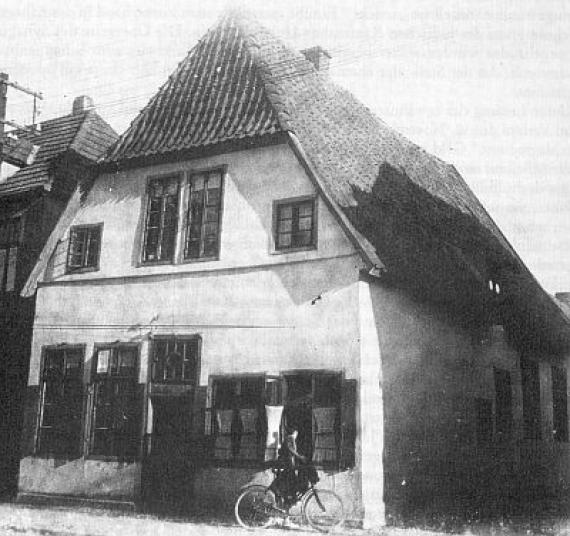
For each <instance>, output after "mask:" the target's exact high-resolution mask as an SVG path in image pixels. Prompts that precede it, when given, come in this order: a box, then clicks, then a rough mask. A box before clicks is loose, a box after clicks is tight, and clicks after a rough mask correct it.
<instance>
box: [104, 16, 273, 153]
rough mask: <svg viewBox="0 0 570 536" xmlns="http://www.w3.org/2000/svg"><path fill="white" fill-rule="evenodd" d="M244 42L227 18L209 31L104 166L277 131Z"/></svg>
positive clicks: (234, 22)
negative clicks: (129, 159) (109, 163)
mask: <svg viewBox="0 0 570 536" xmlns="http://www.w3.org/2000/svg"><path fill="white" fill-rule="evenodd" d="M247 38H248V36H247V35H246V34H244V33H243V31H242V30H241V28H240V25H239V24H237V21H235V20H234V19H233V18H226V19H225V20H224V22H223V23H222V24H220V25H218V26H215V27H214V28H213V29H211V30H210V31H209V32H208V33H207V34H206V35H205V36H204V38H203V39H202V40H201V41H200V42H199V43H198V44H197V45H196V46H195V47H194V48H193V49H192V50H191V51H190V53H189V54H188V56H187V57H186V58H185V59H184V60H183V61H182V62H181V63H180V64H179V66H178V68H177V69H176V71H175V72H174V73H173V74H172V75H171V76H170V78H169V79H168V81H167V82H166V84H165V85H164V86H163V87H162V88H161V89H160V90H159V91H158V93H157V94H156V95H155V96H154V97H153V98H152V100H151V101H150V102H149V103H148V105H147V106H146V108H145V109H144V110H143V111H142V112H141V113H140V114H139V116H138V117H137V118H136V119H135V120H134V122H133V123H132V124H131V126H130V128H129V129H128V130H127V132H126V133H125V134H124V135H123V136H122V137H121V139H120V141H119V143H118V144H117V145H116V147H115V148H114V149H113V150H112V151H111V153H110V155H109V157H108V160H109V161H117V160H122V159H125V158H134V157H141V156H148V155H155V154H164V153H169V152H173V151H179V150H182V149H190V148H192V147H198V146H204V145H210V144H214V143H219V142H222V141H227V140H233V139H239V138H251V137H254V136H262V135H264V134H272V133H275V132H277V131H279V130H281V126H280V124H279V121H278V118H277V114H276V111H275V110H274V108H273V106H272V105H271V102H270V100H269V98H268V90H267V88H266V87H265V85H264V83H263V80H262V77H261V73H260V71H259V66H258V64H257V62H256V60H255V56H254V54H252V50H251V46H250V44H249V43H248V42H247Z"/></svg>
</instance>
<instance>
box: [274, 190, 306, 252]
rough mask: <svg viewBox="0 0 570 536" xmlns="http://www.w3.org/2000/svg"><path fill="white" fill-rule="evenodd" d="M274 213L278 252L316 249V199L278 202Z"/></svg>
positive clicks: (275, 238)
mask: <svg viewBox="0 0 570 536" xmlns="http://www.w3.org/2000/svg"><path fill="white" fill-rule="evenodd" d="M274 211H275V214H274V240H275V249H276V251H287V250H294V249H305V248H311V247H315V245H316V238H317V228H316V217H315V199H314V198H309V199H306V198H303V199H298V200H285V201H277V202H276V203H275V204H274Z"/></svg>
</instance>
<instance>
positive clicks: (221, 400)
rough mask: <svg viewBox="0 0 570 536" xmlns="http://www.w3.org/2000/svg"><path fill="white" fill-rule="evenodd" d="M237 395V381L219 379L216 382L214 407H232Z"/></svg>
mask: <svg viewBox="0 0 570 536" xmlns="http://www.w3.org/2000/svg"><path fill="white" fill-rule="evenodd" d="M235 397H236V383H235V381H233V380H218V381H216V382H215V384H214V407H216V408H218V409H232V408H233V407H234V402H235Z"/></svg>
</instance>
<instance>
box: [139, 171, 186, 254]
mask: <svg viewBox="0 0 570 536" xmlns="http://www.w3.org/2000/svg"><path fill="white" fill-rule="evenodd" d="M179 182H180V181H179V178H178V177H165V178H158V179H153V180H151V181H150V182H149V185H148V198H147V212H146V223H145V234H144V244H143V254H142V260H143V261H144V262H150V261H172V260H173V259H174V251H175V248H176V230H177V224H178V190H179Z"/></svg>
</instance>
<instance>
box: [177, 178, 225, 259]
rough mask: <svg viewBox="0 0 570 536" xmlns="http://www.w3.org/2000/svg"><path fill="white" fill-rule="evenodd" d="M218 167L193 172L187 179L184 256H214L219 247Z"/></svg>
mask: <svg viewBox="0 0 570 536" xmlns="http://www.w3.org/2000/svg"><path fill="white" fill-rule="evenodd" d="M221 204H222V172H221V170H214V171H208V172H204V173H196V174H193V175H191V176H190V180H189V202H188V213H187V218H186V244H185V247H184V258H185V259H201V258H211V257H217V256H218V254H219V249H220V213H221Z"/></svg>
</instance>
